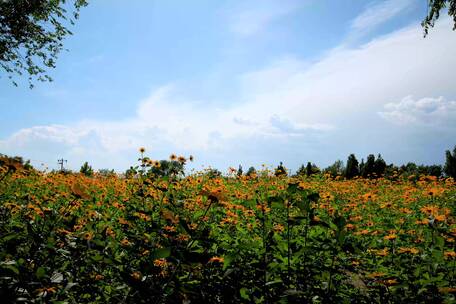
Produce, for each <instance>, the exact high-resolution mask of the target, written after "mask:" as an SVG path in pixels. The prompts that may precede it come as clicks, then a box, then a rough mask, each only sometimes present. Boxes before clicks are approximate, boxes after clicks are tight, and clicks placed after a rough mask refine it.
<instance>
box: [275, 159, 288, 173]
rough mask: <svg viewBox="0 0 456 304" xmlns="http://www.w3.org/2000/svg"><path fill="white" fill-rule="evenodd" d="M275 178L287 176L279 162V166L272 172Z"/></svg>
mask: <svg viewBox="0 0 456 304" xmlns="http://www.w3.org/2000/svg"><path fill="white" fill-rule="evenodd" d="M274 175H275V176H286V175H287V170H286V169H285V167H284V166H283V163H282V162H280V164H279V165H278V166H277V168H276V169H275V171H274Z"/></svg>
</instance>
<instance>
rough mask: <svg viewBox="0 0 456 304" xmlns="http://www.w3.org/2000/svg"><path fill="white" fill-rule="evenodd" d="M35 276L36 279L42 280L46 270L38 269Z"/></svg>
mask: <svg viewBox="0 0 456 304" xmlns="http://www.w3.org/2000/svg"><path fill="white" fill-rule="evenodd" d="M35 275H36V277H37V278H38V279H41V278H43V277H44V276H45V275H46V269H44V267H41V266H40V267H38V269H37V270H36V272H35Z"/></svg>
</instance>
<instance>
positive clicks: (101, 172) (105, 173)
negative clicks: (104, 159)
mask: <svg viewBox="0 0 456 304" xmlns="http://www.w3.org/2000/svg"><path fill="white" fill-rule="evenodd" d="M98 174H99V175H101V176H104V177H108V176H113V175H116V172H115V171H114V169H100V170H98Z"/></svg>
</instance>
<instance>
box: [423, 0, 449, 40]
mask: <svg viewBox="0 0 456 304" xmlns="http://www.w3.org/2000/svg"><path fill="white" fill-rule="evenodd" d="M427 6H428V13H427V15H426V18H425V19H424V20H423V21H422V22H421V25H422V26H423V28H424V36H427V34H428V33H429V29H430V28H432V27H434V24H435V22H436V21H437V19H439V17H440V12H441V11H442V10H443V9H446V8H447V9H448V16H450V17H453V22H454V26H453V30H455V29H456V1H455V0H428V4H427Z"/></svg>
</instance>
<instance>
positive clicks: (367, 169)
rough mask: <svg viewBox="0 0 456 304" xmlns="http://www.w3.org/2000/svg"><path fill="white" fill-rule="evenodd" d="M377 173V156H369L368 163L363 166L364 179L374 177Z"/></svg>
mask: <svg viewBox="0 0 456 304" xmlns="http://www.w3.org/2000/svg"><path fill="white" fill-rule="evenodd" d="M374 172H375V156H374V154H369V155H368V156H367V160H366V163H365V164H364V166H363V171H362V172H361V175H362V177H364V178H366V177H372V175H373V174H374Z"/></svg>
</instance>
